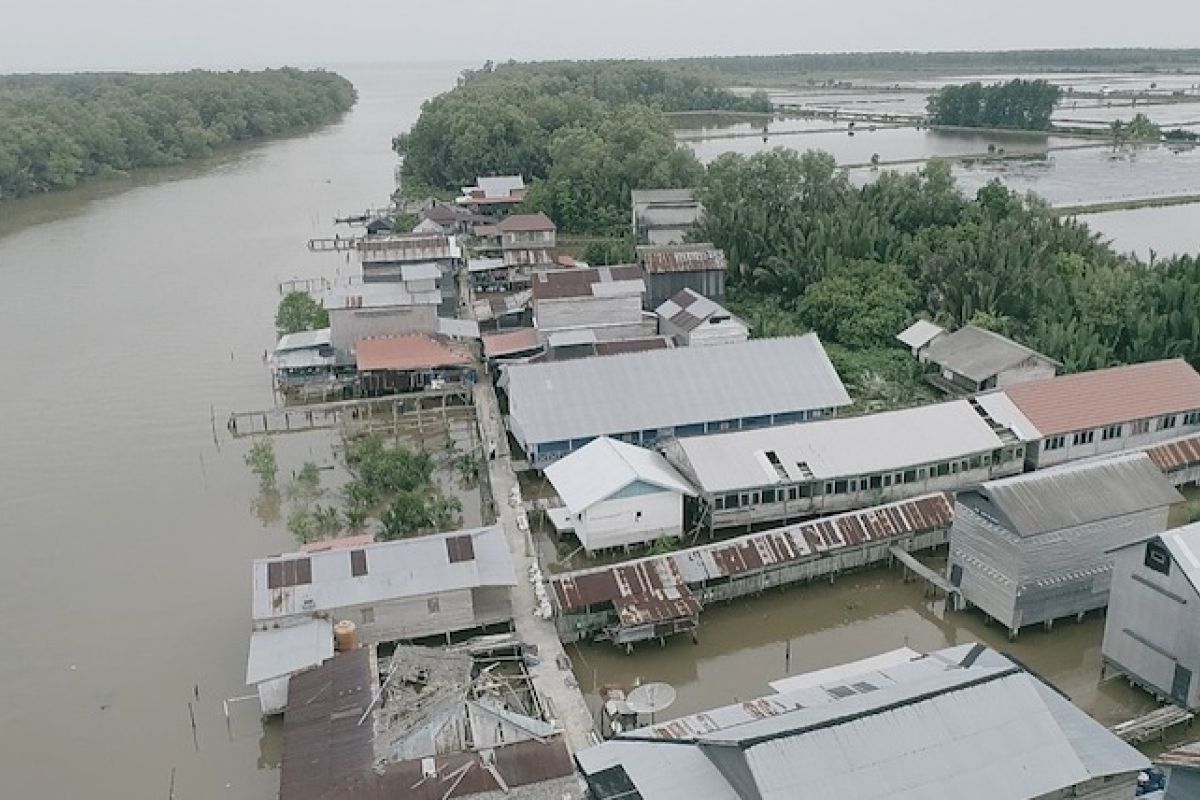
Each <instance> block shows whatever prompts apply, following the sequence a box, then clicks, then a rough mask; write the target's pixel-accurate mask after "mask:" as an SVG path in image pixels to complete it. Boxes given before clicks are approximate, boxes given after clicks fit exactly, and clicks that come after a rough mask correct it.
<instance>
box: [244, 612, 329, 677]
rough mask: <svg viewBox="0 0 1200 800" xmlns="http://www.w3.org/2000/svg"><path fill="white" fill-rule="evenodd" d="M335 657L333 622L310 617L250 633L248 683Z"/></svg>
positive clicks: (247, 667) (247, 666)
mask: <svg viewBox="0 0 1200 800" xmlns="http://www.w3.org/2000/svg"><path fill="white" fill-rule="evenodd" d="M331 658H333V623H332V622H330V621H329V620H327V619H308V620H304V621H303V622H299V623H297V624H295V625H284V626H282V627H279V628H267V629H266V630H261V631H254V633H252V634H251V635H250V655H249V656H248V657H247V658H246V685H247V686H253V685H254V684H256V683H262V682H263V681H268V680H271V679H272V678H278V677H281V676H283V675H291V674H292V673H293V672H299V671H300V670H303V669H308V668H309V667H316V666H319V665H321V664H324V663H325V662H326V661H327V660H329V659H331Z"/></svg>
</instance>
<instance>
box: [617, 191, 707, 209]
mask: <svg viewBox="0 0 1200 800" xmlns="http://www.w3.org/2000/svg"><path fill="white" fill-rule="evenodd" d="M629 201H630V204H632V205H635V206H640V205H646V204H651V203H669V204H673V203H694V202H696V196H695V193H694V192H693V191H692V190H691V189H634V190H633V191H632V192H630V193H629Z"/></svg>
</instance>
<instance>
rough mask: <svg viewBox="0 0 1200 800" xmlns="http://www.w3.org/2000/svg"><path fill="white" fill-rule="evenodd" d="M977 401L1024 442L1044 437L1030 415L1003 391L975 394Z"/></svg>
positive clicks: (997, 421)
mask: <svg viewBox="0 0 1200 800" xmlns="http://www.w3.org/2000/svg"><path fill="white" fill-rule="evenodd" d="M975 402H976V403H977V404H978V405H979V407H980V408H982V409H983V410H984V411H986V412H987V415H988V416H989V417H991V418H992V419H993V420H995V421H996V423H997V424H999V425H1003V426H1004V427H1006V428H1008V429H1009V430H1010V431H1012V432H1013V433H1015V434H1016V435H1017V438H1018V439H1020V440H1021V441H1022V442H1036V441H1037V440H1039V439H1041V438H1042V433H1041V431H1039V430H1038V429H1037V427H1036V426H1034V424H1033V423H1032V422H1030V421H1029V417H1027V416H1025V415H1024V414H1022V413H1021V409H1019V408H1017V405H1016V403H1014V402H1013V401H1012V399H1011V398H1010V397H1009V396H1008V395H1007V394H1005V393H1004V392H1002V391H995V392H987V393H985V394H980V395H976V396H975Z"/></svg>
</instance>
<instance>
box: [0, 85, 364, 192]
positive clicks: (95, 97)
mask: <svg viewBox="0 0 1200 800" xmlns="http://www.w3.org/2000/svg"><path fill="white" fill-rule="evenodd" d="M354 101H355V92H354V87H353V86H351V84H350V82H349V81H347V80H346V79H344V78H342V77H340V76H338V75H335V74H333V73H329V72H323V71H301V70H296V69H278V70H266V71H263V72H247V71H241V72H205V71H201V70H193V71H191V72H180V73H172V74H165V75H141V74H131V73H103V74H78V75H10V76H3V77H0V200H4V199H10V198H14V197H21V196H23V195H27V194H32V193H36V192H45V191H49V190H51V189H58V188H64V187H70V186H74V185H76V184H77V183H79V182H80V181H83V180H87V179H88V178H92V177H95V176H99V175H105V174H109V173H113V172H121V171H125V170H129V169H133V168H136V167H146V166H161V165H164V164H173V163H176V162H178V161H182V160H184V159H187V158H192V157H195V156H202V155H207V154H209V153H211V152H212V151H213V149H214V148H216V147H219V146H221V145H224V144H228V143H230V142H237V141H244V140H248V139H254V138H257V137H262V136H273V135H277V134H282V133H287V132H288V131H292V130H296V129H299V128H304V127H308V126H312V125H316V124H319V123H323V122H328V121H330V120H332V119H334V118H335V117H336V116H337V115H338V114H340V113H342V112H344V111H346V110H347V109H349V108H350V107H351V106H352V105H353V104H354Z"/></svg>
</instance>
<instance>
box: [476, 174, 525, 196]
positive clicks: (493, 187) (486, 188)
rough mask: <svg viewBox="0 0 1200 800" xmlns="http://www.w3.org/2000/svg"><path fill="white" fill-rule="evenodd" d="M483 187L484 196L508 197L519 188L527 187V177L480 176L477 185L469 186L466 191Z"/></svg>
mask: <svg viewBox="0 0 1200 800" xmlns="http://www.w3.org/2000/svg"><path fill="white" fill-rule="evenodd" d="M476 188H478V189H482V190H483V196H484V197H508V196H509V195H511V194H512V193H513V191H515V190H517V189H524V188H525V179H524V178H523V177H521V176H520V175H490V176H487V177H482V178H479V180H478V183H477V185H476V186H468V187H466V188H465V189H464V192H466V193H468V194H469V193H470V190H471V189H476Z"/></svg>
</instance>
